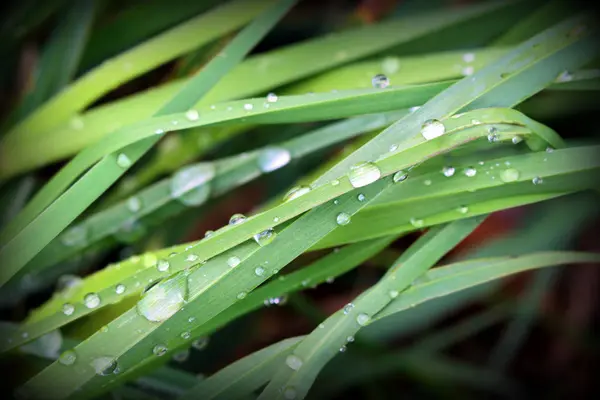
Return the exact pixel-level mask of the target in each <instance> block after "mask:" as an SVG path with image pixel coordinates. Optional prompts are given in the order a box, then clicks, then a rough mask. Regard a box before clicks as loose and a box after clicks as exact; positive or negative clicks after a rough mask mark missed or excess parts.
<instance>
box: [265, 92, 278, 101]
mask: <svg viewBox="0 0 600 400" xmlns="http://www.w3.org/2000/svg"><path fill="white" fill-rule="evenodd" d="M278 99H279V98H278V97H277V95H276V94H275V93H269V94H268V95H267V101H268V102H269V103H275V102H277V100H278Z"/></svg>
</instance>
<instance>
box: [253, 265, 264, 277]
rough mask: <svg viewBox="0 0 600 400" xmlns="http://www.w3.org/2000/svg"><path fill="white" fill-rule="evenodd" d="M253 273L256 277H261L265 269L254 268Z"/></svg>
mask: <svg viewBox="0 0 600 400" xmlns="http://www.w3.org/2000/svg"><path fill="white" fill-rule="evenodd" d="M254 273H255V274H256V276H263V275H264V274H265V269H264V268H263V267H256V268H254Z"/></svg>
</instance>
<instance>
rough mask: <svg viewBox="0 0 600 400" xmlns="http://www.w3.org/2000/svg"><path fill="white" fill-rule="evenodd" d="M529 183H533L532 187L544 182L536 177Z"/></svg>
mask: <svg viewBox="0 0 600 400" xmlns="http://www.w3.org/2000/svg"><path fill="white" fill-rule="evenodd" d="M531 182H533V184H534V185H541V184H542V183H544V180H543V179H542V178H541V177H539V176H536V177H535V178H533V179H532V180H531Z"/></svg>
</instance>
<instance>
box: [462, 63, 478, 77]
mask: <svg viewBox="0 0 600 400" xmlns="http://www.w3.org/2000/svg"><path fill="white" fill-rule="evenodd" d="M473 72H475V68H473V67H472V66H471V65H469V66H467V67H464V68H463V69H462V74H463V75H464V76H469V75H473Z"/></svg>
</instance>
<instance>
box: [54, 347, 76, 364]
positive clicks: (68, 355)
mask: <svg viewBox="0 0 600 400" xmlns="http://www.w3.org/2000/svg"><path fill="white" fill-rule="evenodd" d="M76 360H77V353H75V351H74V350H66V351H65V352H63V353H62V354H61V355H60V356H59V357H58V362H59V363H61V364H62V365H73V364H74V363H75V361H76Z"/></svg>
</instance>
